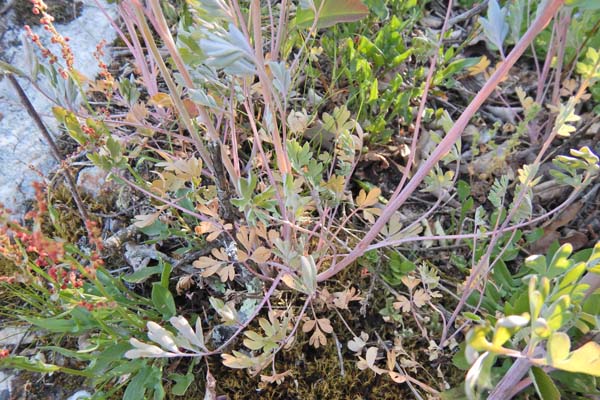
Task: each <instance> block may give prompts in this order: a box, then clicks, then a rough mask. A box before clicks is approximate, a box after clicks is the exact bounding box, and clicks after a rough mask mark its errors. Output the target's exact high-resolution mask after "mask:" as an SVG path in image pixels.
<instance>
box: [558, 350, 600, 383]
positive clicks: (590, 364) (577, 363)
mask: <svg viewBox="0 0 600 400" xmlns="http://www.w3.org/2000/svg"><path fill="white" fill-rule="evenodd" d="M552 366H553V367H554V368H558V369H562V370H563V371H570V372H581V373H584V374H588V375H593V376H600V344H598V343H596V342H587V343H586V344H584V345H583V346H581V347H580V348H578V349H577V350H575V351H574V352H572V353H571V354H570V356H569V357H568V358H567V359H566V360H563V361H560V362H556V363H553V364H552Z"/></svg>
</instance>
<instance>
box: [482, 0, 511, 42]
mask: <svg viewBox="0 0 600 400" xmlns="http://www.w3.org/2000/svg"><path fill="white" fill-rule="evenodd" d="M479 22H480V23H481V26H482V27H483V33H484V34H485V36H487V38H488V39H489V41H490V42H492V44H493V45H494V46H496V48H498V49H499V50H500V51H502V45H503V43H504V39H506V35H508V29H509V26H508V23H507V22H506V10H505V9H501V8H500V5H499V4H498V1H496V0H491V1H490V2H489V4H488V12H487V18H483V17H481V18H479Z"/></svg>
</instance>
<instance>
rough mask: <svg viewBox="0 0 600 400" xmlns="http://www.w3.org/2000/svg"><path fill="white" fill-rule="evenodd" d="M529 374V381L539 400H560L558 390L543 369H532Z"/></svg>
mask: <svg viewBox="0 0 600 400" xmlns="http://www.w3.org/2000/svg"><path fill="white" fill-rule="evenodd" d="M530 372H531V373H530V376H531V380H532V381H533V384H534V385H535V390H536V392H537V393H538V395H539V396H540V399H541V400H560V392H559V391H558V388H557V387H556V385H555V384H554V382H553V381H552V378H550V377H549V376H548V374H546V373H545V372H544V370H543V369H541V368H539V367H532V368H531V370H530Z"/></svg>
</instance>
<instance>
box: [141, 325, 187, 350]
mask: <svg viewBox="0 0 600 400" xmlns="http://www.w3.org/2000/svg"><path fill="white" fill-rule="evenodd" d="M146 326H147V327H148V338H149V339H150V340H152V341H153V342H155V343H158V344H160V345H161V346H162V347H163V348H165V349H167V350H169V351H172V352H174V353H179V349H178V348H177V345H176V344H175V340H174V338H173V334H172V333H171V332H169V331H168V330H166V329H165V328H163V327H162V326H160V325H158V324H157V323H156V322H153V321H149V322H148V324H147V325H146Z"/></svg>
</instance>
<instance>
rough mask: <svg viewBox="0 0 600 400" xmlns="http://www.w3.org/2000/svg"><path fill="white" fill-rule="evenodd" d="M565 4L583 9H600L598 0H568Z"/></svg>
mask: <svg viewBox="0 0 600 400" xmlns="http://www.w3.org/2000/svg"><path fill="white" fill-rule="evenodd" d="M565 4H566V5H568V6H571V7H579V8H580V9H582V10H588V11H589V10H600V2H599V1H598V0H567V1H565Z"/></svg>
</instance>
